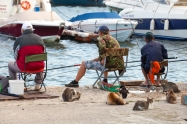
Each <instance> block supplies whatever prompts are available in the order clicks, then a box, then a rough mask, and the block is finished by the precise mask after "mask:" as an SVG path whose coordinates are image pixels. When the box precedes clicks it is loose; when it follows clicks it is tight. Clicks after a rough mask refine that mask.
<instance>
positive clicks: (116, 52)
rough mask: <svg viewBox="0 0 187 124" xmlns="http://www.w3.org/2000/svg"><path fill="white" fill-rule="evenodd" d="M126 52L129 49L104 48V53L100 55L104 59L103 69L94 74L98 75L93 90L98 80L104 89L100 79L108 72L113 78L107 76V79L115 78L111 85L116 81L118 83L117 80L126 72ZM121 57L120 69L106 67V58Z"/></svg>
mask: <svg viewBox="0 0 187 124" xmlns="http://www.w3.org/2000/svg"><path fill="white" fill-rule="evenodd" d="M128 52H129V49H128V48H106V49H105V53H104V54H103V55H102V57H104V58H105V59H104V65H103V66H104V68H103V70H102V71H101V72H100V74H99V70H96V73H97V75H98V78H97V80H96V81H95V83H94V84H93V86H92V87H93V88H95V87H94V86H95V84H96V83H97V81H98V80H100V84H101V86H102V87H103V88H104V86H103V84H102V80H101V78H103V74H104V72H110V71H113V72H114V74H115V76H108V77H107V78H116V79H115V81H114V82H113V84H115V83H116V81H118V83H120V82H119V78H120V77H122V76H123V74H124V73H125V72H126V68H127V60H128ZM109 56H110V57H121V58H122V62H121V67H118V68H116V67H107V57H109ZM116 71H119V73H118V74H117V73H116Z"/></svg>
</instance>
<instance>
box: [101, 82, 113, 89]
mask: <svg viewBox="0 0 187 124" xmlns="http://www.w3.org/2000/svg"><path fill="white" fill-rule="evenodd" d="M102 83H103V85H105V86H107V87H109V88H110V87H112V86H113V84H108V83H106V82H104V81H103V82H102Z"/></svg>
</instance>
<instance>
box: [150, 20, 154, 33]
mask: <svg viewBox="0 0 187 124" xmlns="http://www.w3.org/2000/svg"><path fill="white" fill-rule="evenodd" d="M154 29H155V20H154V19H152V20H151V22H150V30H151V31H153V30H154Z"/></svg>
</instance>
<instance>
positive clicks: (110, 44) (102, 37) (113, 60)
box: [65, 25, 124, 87]
mask: <svg viewBox="0 0 187 124" xmlns="http://www.w3.org/2000/svg"><path fill="white" fill-rule="evenodd" d="M98 32H99V38H98V45H97V46H98V50H99V57H98V58H95V59H93V60H89V61H83V62H82V63H81V66H80V69H79V71H78V73H77V76H76V78H75V80H73V81H71V82H70V83H69V84H66V85H65V86H66V87H79V84H78V81H79V80H80V79H81V78H82V77H83V76H84V74H85V72H86V69H95V70H102V69H103V68H104V67H103V64H104V58H105V56H103V54H105V48H120V45H119V43H118V41H117V40H116V39H115V38H114V37H112V36H110V34H109V29H108V27H107V26H105V25H103V26H101V27H100V28H99V31H98ZM106 63H107V64H106V67H109V68H112V67H113V68H119V67H122V66H123V64H124V62H123V57H121V58H119V57H118V58H117V57H111V56H108V57H107V58H106ZM107 76H108V72H105V73H104V80H103V82H105V84H108V82H107ZM107 86H111V85H110V84H108V85H107Z"/></svg>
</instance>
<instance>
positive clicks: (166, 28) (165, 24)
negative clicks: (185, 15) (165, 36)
mask: <svg viewBox="0 0 187 124" xmlns="http://www.w3.org/2000/svg"><path fill="white" fill-rule="evenodd" d="M168 29H169V20H168V19H166V20H165V21H164V30H165V31H167V30H168Z"/></svg>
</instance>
